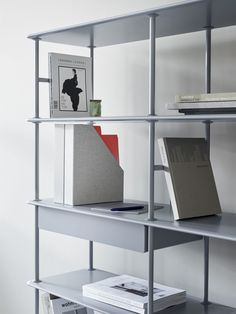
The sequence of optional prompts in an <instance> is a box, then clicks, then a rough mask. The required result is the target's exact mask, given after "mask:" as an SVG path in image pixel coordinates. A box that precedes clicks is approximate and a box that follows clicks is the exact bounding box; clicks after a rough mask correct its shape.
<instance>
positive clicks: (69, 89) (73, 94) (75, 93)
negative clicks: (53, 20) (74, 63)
mask: <svg viewBox="0 0 236 314" xmlns="http://www.w3.org/2000/svg"><path fill="white" fill-rule="evenodd" d="M72 72H73V77H72V78H71V79H66V80H65V81H64V83H63V88H62V93H63V94H67V95H68V96H69V97H70V100H71V102H72V108H73V110H74V111H77V110H78V106H79V94H80V93H81V92H83V90H82V89H81V88H79V87H77V86H78V79H77V73H76V69H72Z"/></svg>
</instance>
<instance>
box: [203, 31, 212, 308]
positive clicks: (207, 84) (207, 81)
mask: <svg viewBox="0 0 236 314" xmlns="http://www.w3.org/2000/svg"><path fill="white" fill-rule="evenodd" d="M211 30H212V27H211V26H208V27H206V51H205V92H206V93H210V92H211ZM205 135H206V141H207V151H208V157H209V158H210V143H211V121H206V122H205ZM203 240H204V297H203V304H204V305H207V304H209V300H208V292H209V237H206V236H205V237H204V238H203Z"/></svg>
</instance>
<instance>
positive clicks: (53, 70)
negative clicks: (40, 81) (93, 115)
mask: <svg viewBox="0 0 236 314" xmlns="http://www.w3.org/2000/svg"><path fill="white" fill-rule="evenodd" d="M91 77H92V76H91V58H88V57H80V56H72V55H64V54H57V53H50V54H49V78H50V89H49V94H50V117H51V118H57V117H58V118H60V117H61V118H62V117H87V116H89V101H90V99H91V98H92V79H91Z"/></svg>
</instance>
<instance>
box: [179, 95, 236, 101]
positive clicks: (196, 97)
mask: <svg viewBox="0 0 236 314" xmlns="http://www.w3.org/2000/svg"><path fill="white" fill-rule="evenodd" d="M175 101H176V102H202V101H203V102H211V101H214V102H217V101H221V102H225V101H236V93H208V94H195V95H177V96H175Z"/></svg>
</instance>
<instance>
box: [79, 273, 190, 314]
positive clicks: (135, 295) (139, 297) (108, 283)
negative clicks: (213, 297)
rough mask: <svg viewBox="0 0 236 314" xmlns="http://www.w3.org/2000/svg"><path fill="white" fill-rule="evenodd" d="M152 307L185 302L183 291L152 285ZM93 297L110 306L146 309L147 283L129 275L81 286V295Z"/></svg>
mask: <svg viewBox="0 0 236 314" xmlns="http://www.w3.org/2000/svg"><path fill="white" fill-rule="evenodd" d="M153 289H154V290H153V300H154V305H155V306H158V304H160V305H161V304H162V306H163V304H165V307H167V306H169V305H168V301H170V302H171V301H172V302H173V300H175V299H176V298H177V299H178V302H185V291H184V290H181V289H176V288H171V287H168V286H164V285H161V284H157V283H154V287H153ZM86 294H87V295H88V294H90V296H91V295H94V297H95V296H97V297H99V298H100V297H101V298H106V301H109V303H110V304H113V301H115V302H120V303H121V304H124V306H132V307H134V308H137V309H139V310H140V309H141V310H144V309H147V304H148V282H147V280H143V279H140V278H136V277H133V276H129V275H121V276H115V277H111V278H107V279H105V280H102V281H99V282H95V283H92V284H87V285H84V286H83V295H86ZM171 305H173V304H171Z"/></svg>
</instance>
